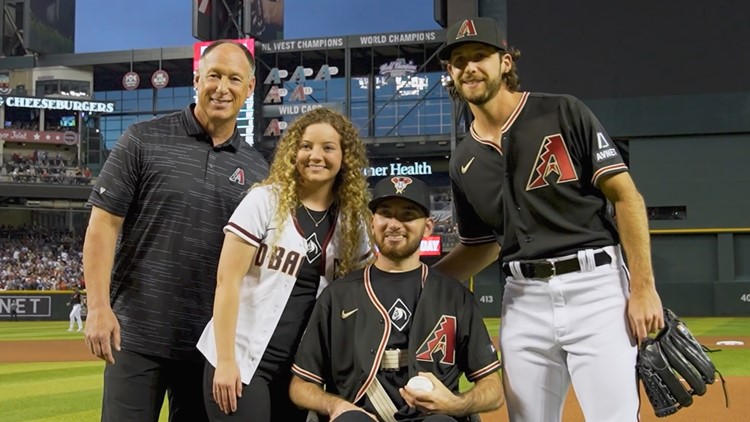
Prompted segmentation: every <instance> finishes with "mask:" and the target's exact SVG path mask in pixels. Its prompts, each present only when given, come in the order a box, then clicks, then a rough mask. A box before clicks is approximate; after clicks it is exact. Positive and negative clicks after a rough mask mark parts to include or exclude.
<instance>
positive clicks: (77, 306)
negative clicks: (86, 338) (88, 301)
mask: <svg viewBox="0 0 750 422" xmlns="http://www.w3.org/2000/svg"><path fill="white" fill-rule="evenodd" d="M67 305H68V306H71V305H73V308H72V309H71V310H70V315H68V318H69V319H70V324H69V325H68V331H73V324H74V323H76V324H78V332H81V331H83V321H82V320H81V308H82V307H83V297H82V296H81V292H80V291H79V290H78V286H73V295H72V296H71V297H70V300H69V301H68V303H67Z"/></svg>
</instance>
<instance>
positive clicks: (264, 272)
mask: <svg viewBox="0 0 750 422" xmlns="http://www.w3.org/2000/svg"><path fill="white" fill-rule="evenodd" d="M276 206H277V199H276V194H275V193H274V191H273V189H272V188H271V187H269V186H261V187H256V188H254V189H252V190H251V191H250V192H248V194H247V195H246V196H245V198H243V199H242V202H241V203H240V205H239V206H238V207H237V209H236V210H235V211H234V214H232V217H231V218H230V219H229V223H228V224H227V225H226V227H224V232H225V233H226V232H231V233H233V234H235V235H237V236H239V237H240V238H242V239H243V240H245V241H246V242H248V243H249V244H251V245H253V246H255V247H256V248H257V251H256V253H255V258H254V259H253V262H252V264H251V266H250V268H249V270H248V272H247V274H246V275H245V277H244V278H243V280H242V284H241V286H240V306H239V311H238V315H237V332H236V335H235V356H236V359H237V365H238V366H239V369H240V375H241V378H242V382H243V383H244V384H249V383H250V380H251V379H252V377H253V375H254V374H255V371H256V369H257V368H258V364H259V363H260V360H261V357H262V356H263V353H264V352H265V350H266V347H267V346H268V342H269V341H270V339H271V336H272V334H273V332H274V330H275V328H276V325H277V324H278V322H279V319H280V318H281V314H282V312H283V311H284V307H285V305H286V302H287V300H288V299H289V296H290V294H291V293H292V289H293V287H294V283H295V282H296V281H297V273H298V272H299V269H300V267H301V266H302V262H303V261H302V260H304V259H308V254H309V253H312V254H320V259H321V267H322V268H324V269H325V270H324V272H323V273H322V274H321V275H320V285H319V288H318V295H320V292H322V291H323V289H324V288H325V287H326V286H327V285H328V283H330V282H331V281H332V280H333V278H334V273H335V271H334V269H335V265H336V262H337V261H338V260H339V254H338V251H339V249H340V248H339V242H340V241H341V231H340V229H339V226H340V224H339V220H338V219H337V221H336V223H334V225H333V226H332V227H331V231H329V233H328V235H327V236H326V238H325V239H319V244H320V250H317V251H315V250H311V249H308V242H307V240H306V238H305V236H304V235H303V234H302V230H301V229H300V227H299V225H298V224H297V222H296V221H295V220H294V218H293V217H292V215H291V214H290V215H289V216H288V217H287V218H286V220H285V221H284V227H283V230H282V231H281V234H280V235H279V232H278V230H279V229H280V228H279V227H276V223H275V222H274V221H273V220H274V215H275V213H276ZM362 239H364V241H363V242H362V244H361V245H360V250H359V251H358V256H361V257H364V258H365V259H367V258H369V257H370V256H371V254H372V251H371V250H370V247H369V242H368V241H367V230H366V227H364V226H363V227H362ZM274 246H275V247H274ZM313 249H315V248H313ZM310 258H311V259H313V258H316V256H311V257H310ZM198 350H200V351H201V353H203V355H204V356H205V357H206V359H207V360H208V361H209V362H210V363H211V364H212V365H213V366H214V367H215V366H216V341H215V333H214V320H213V318H212V319H211V321H209V322H208V325H206V328H205V329H204V330H203V334H202V335H201V338H200V339H199V340H198Z"/></svg>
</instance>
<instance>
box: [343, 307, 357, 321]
mask: <svg viewBox="0 0 750 422" xmlns="http://www.w3.org/2000/svg"><path fill="white" fill-rule="evenodd" d="M358 310H359V308H354V309H352V310H351V311H349V312H346V311H341V319H347V318H349V317H350V316H352V315H353V314H354V313H355V312H357V311H358Z"/></svg>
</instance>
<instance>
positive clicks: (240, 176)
mask: <svg viewBox="0 0 750 422" xmlns="http://www.w3.org/2000/svg"><path fill="white" fill-rule="evenodd" d="M229 181H230V182H235V183H237V184H240V185H243V186H244V185H245V170H242V168H240V167H237V170H235V171H234V173H232V175H231V176H229Z"/></svg>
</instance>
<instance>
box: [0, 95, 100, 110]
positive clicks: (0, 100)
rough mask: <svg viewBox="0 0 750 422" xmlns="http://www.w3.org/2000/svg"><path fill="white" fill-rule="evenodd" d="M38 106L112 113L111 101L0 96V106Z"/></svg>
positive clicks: (52, 108)
mask: <svg viewBox="0 0 750 422" xmlns="http://www.w3.org/2000/svg"><path fill="white" fill-rule="evenodd" d="M3 106H8V107H22V108H39V109H45V110H67V111H86V112H89V113H112V112H113V111H115V103H114V102H112V101H89V100H73V99H60V98H39V97H22V96H19V95H13V96H5V95H2V96H0V107H3Z"/></svg>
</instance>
